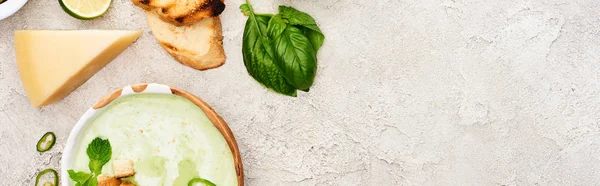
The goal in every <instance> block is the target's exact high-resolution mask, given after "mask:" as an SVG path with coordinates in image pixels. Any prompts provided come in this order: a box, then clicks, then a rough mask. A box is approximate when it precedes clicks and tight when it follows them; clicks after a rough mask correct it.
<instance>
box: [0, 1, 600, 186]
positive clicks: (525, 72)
mask: <svg viewBox="0 0 600 186" xmlns="http://www.w3.org/2000/svg"><path fill="white" fill-rule="evenodd" d="M9 1H10V0H9ZM241 3H243V1H241V0H229V1H227V2H226V4H227V9H226V10H225V12H224V13H223V15H222V21H223V34H224V37H225V40H224V44H225V52H226V54H227V56H228V60H227V63H226V64H225V65H224V66H222V67H220V68H218V69H214V70H209V71H204V72H200V71H195V70H193V69H191V68H187V67H184V66H182V65H179V64H178V63H176V62H175V61H174V60H172V59H171V57H169V56H168V55H167V54H166V53H165V52H164V51H163V50H162V49H161V48H160V46H159V45H158V44H157V43H156V41H155V40H154V39H153V37H152V35H151V33H150V32H149V30H148V28H147V25H146V23H145V17H144V16H143V13H142V10H140V9H138V8H137V7H134V6H133V5H132V4H131V3H130V2H129V1H127V0H114V2H113V5H112V8H111V9H110V11H109V12H108V13H107V14H106V15H105V16H104V17H102V18H99V19H95V20H92V21H80V20H76V19H73V18H71V17H70V16H68V15H67V14H65V13H64V12H63V11H62V10H61V8H60V7H59V5H58V3H57V1H47V0H31V1H30V2H29V3H28V4H27V5H26V6H25V7H24V8H23V9H22V10H21V11H19V12H18V13H17V14H15V15H13V16H12V17H10V18H8V19H6V20H3V21H0V56H2V57H0V85H2V86H0V125H1V127H0V166H1V168H0V182H1V183H2V185H32V181H33V179H34V177H35V175H36V174H37V172H38V171H39V170H42V169H45V168H58V167H59V160H60V157H61V150H62V147H63V144H64V143H65V139H66V138H67V135H68V133H69V131H70V130H71V127H72V126H73V125H74V124H75V122H76V121H77V119H78V118H79V117H80V115H81V114H83V113H84V111H85V110H86V109H87V108H88V107H90V106H91V105H92V104H93V103H94V102H96V100H97V99H98V98H100V97H101V96H103V95H105V94H106V93H108V92H110V91H112V90H113V89H116V88H120V87H123V86H125V85H127V84H135V83H142V82H157V83H163V84H168V85H172V86H175V87H179V88H182V89H185V90H188V91H190V92H192V93H194V94H197V95H198V96H200V97H202V98H203V99H204V100H205V101H207V102H208V103H210V104H211V105H212V106H213V107H214V109H215V110H216V111H217V112H219V113H220V114H221V115H222V116H223V118H225V120H226V121H227V122H228V123H229V125H230V126H231V128H232V130H233V131H234V133H235V135H236V137H237V139H238V142H239V145H240V150H241V151H242V155H243V160H244V165H245V168H246V171H245V173H246V181H247V183H248V185H290V186H294V185H594V184H598V183H600V176H598V175H599V173H600V159H599V158H600V13H599V11H600V1H597V0H544V1H542V0H502V1H498V0H486V1H476V0H378V1H372V0H354V1H351V0H293V1H291V0H290V1H278V2H276V1H258V0H255V1H254V5H255V8H256V9H257V10H258V11H260V12H274V11H275V10H276V5H277V4H280V3H281V4H288V5H293V6H294V7H296V8H298V9H300V10H303V11H306V12H308V13H310V14H311V15H312V16H313V17H315V19H316V20H317V22H318V23H319V24H320V26H321V28H322V30H323V31H324V33H325V35H326V37H327V39H326V41H325V44H324V46H323V48H322V49H321V51H320V52H319V64H318V67H319V68H318V75H317V78H316V83H315V85H314V87H313V88H311V91H310V92H309V93H299V96H298V98H291V97H285V96H281V95H278V94H275V93H273V92H270V91H267V90H266V89H264V88H263V87H261V86H260V85H259V84H258V83H256V82H255V81H254V80H253V79H252V78H251V77H250V76H248V75H247V73H246V71H245V67H244V65H243V62H242V56H241V41H242V32H243V26H244V22H245V19H246V18H245V17H244V16H243V15H242V14H241V13H239V9H238V6H239V5H240V4H241ZM17 29H143V30H144V34H143V36H142V37H141V38H140V39H139V40H138V41H137V42H136V43H135V44H133V45H132V46H131V47H130V48H129V49H127V50H126V51H125V52H124V53H123V54H121V55H120V56H119V57H118V58H117V59H115V60H114V61H113V62H112V63H111V64H109V65H108V66H107V67H105V68H104V69H103V70H102V71H100V72H99V73H98V74H96V75H95V76H94V77H93V78H91V79H90V80H89V81H88V82H87V83H86V84H84V85H83V86H81V87H80V88H79V89H78V90H76V91H75V92H73V93H72V94H71V95H70V96H68V97H67V98H66V99H64V100H63V101H61V102H59V103H56V104H53V105H50V106H47V107H44V108H41V109H35V108H32V107H31V106H30V105H29V103H28V99H27V98H26V96H25V92H24V90H23V86H22V84H21V82H20V79H19V74H18V71H17V68H16V65H15V57H14V56H15V55H14V49H13V31H14V30H17ZM47 131H54V132H55V133H56V134H57V137H58V141H57V145H56V146H55V147H54V148H53V149H52V150H51V151H50V152H49V153H42V154H40V153H37V152H36V151H35V143H36V142H37V140H38V139H39V138H40V137H41V135H42V134H44V133H45V132H47Z"/></svg>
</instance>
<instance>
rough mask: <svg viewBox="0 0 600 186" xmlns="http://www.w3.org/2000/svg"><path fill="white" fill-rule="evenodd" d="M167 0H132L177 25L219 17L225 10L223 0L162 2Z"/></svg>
mask: <svg viewBox="0 0 600 186" xmlns="http://www.w3.org/2000/svg"><path fill="white" fill-rule="evenodd" d="M160 1H165V0H131V2H132V3H133V4H134V5H136V6H138V7H141V8H143V9H144V10H146V11H148V12H154V13H156V14H157V15H158V16H159V17H160V19H162V20H163V21H165V22H168V23H171V24H173V25H176V26H186V25H191V24H194V23H196V22H198V21H201V20H202V19H204V18H207V17H217V16H219V15H221V13H222V12H223V10H225V4H224V3H223V0H189V1H191V3H187V4H184V3H179V2H180V1H177V0H176V1H175V2H174V3H170V4H162V3H159V2H160ZM181 9H183V10H181Z"/></svg>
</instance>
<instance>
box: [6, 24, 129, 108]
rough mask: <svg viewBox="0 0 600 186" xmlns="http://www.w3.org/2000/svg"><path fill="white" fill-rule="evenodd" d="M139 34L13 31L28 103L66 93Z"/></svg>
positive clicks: (41, 102)
mask: <svg viewBox="0 0 600 186" xmlns="http://www.w3.org/2000/svg"><path fill="white" fill-rule="evenodd" d="M140 34H141V31H122V30H73V31H51V30H20V31H16V32H15V52H16V57H17V66H18V68H19V73H20V74H21V80H22V82H23V86H24V87H25V91H26V92H27V96H28V97H29V100H30V101H31V104H32V105H33V106H35V107H40V106H44V105H48V104H50V103H53V102H56V101H58V100H61V99H62V98H64V97H66V96H67V95H69V94H70V93H71V92H72V91H74V90H75V89H77V87H79V86H81V85H82V84H83V83H85V82H86V81H87V80H88V79H89V78H91V77H92V76H93V75H94V74H95V73H96V72H98V71H99V70H100V69H102V67H104V66H106V64H108V63H109V62H110V61H112V60H113V59H114V58H116V57H117V56H118V55H119V54H120V53H121V52H123V50H125V49H126V48H127V47H128V46H129V45H130V44H131V43H132V42H133V41H135V40H136V39H137V38H138V37H139V36H140Z"/></svg>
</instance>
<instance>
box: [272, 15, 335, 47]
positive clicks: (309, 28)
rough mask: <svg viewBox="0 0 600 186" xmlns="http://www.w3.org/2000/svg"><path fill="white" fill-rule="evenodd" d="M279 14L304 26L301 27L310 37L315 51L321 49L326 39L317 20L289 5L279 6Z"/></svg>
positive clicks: (293, 23) (293, 22)
mask: <svg viewBox="0 0 600 186" xmlns="http://www.w3.org/2000/svg"><path fill="white" fill-rule="evenodd" d="M279 14H280V15H281V16H282V17H283V19H285V20H288V21H289V23H290V24H292V25H298V26H301V27H303V28H300V29H302V30H303V31H304V35H305V36H306V37H308V38H309V40H310V42H311V44H312V45H313V48H314V49H315V51H319V49H320V48H321V45H323V41H324V40H325V35H323V32H322V31H321V29H320V28H319V26H317V22H316V21H315V19H313V17H312V16H310V15H308V14H307V13H304V12H301V11H298V10H296V9H294V8H292V7H289V6H279Z"/></svg>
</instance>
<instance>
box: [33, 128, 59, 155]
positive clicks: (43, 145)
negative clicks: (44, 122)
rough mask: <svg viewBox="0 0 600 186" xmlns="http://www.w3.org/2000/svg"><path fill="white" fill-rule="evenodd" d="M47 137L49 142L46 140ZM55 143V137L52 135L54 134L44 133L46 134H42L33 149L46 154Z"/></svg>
mask: <svg viewBox="0 0 600 186" xmlns="http://www.w3.org/2000/svg"><path fill="white" fill-rule="evenodd" d="M49 137H50V140H48V138H49ZM55 142H56V136H55V135H54V133H52V132H46V134H44V135H43V136H42V138H40V140H39V141H38V142H37V145H36V146H35V148H36V150H37V151H38V152H46V151H48V150H50V149H51V148H52V147H53V146H54V143H55Z"/></svg>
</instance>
